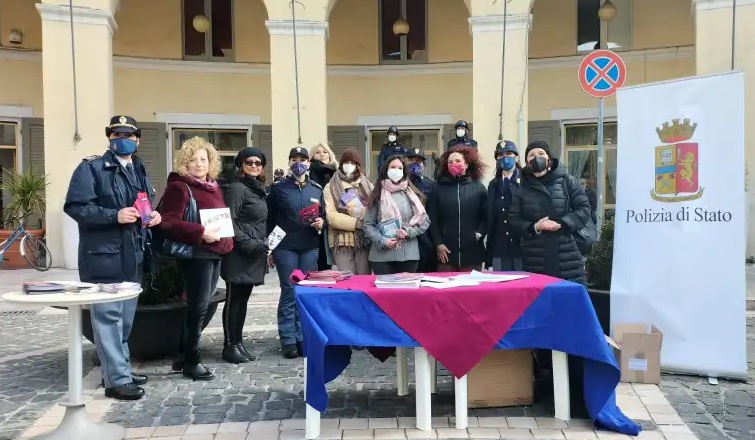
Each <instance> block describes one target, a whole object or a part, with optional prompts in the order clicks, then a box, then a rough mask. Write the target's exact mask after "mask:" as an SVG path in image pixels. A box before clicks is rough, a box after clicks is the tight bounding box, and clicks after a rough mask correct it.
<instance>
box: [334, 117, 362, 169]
mask: <svg viewBox="0 0 755 440" xmlns="http://www.w3.org/2000/svg"><path fill="white" fill-rule="evenodd" d="M365 136H367V134H366V131H365V127H364V126H361V125H334V126H331V127H328V144H329V145H330V148H331V149H332V150H333V153H334V154H335V155H336V160H340V159H341V155H342V154H343V152H344V151H346V150H348V149H349V148H354V149H356V150H357V151H359V155H360V156H362V165H363V166H364V165H366V161H365V158H364V143H365Z"/></svg>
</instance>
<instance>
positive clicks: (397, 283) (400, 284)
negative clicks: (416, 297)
mask: <svg viewBox="0 0 755 440" xmlns="http://www.w3.org/2000/svg"><path fill="white" fill-rule="evenodd" d="M423 276H424V275H423V274H421V273H408V272H404V273H394V274H390V275H378V276H377V277H375V287H377V288H379V289H419V286H420V283H421V282H422V277H423Z"/></svg>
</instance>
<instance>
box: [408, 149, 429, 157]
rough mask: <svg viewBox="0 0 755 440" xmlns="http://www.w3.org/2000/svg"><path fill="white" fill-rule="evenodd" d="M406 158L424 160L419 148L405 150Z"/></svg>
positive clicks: (423, 153) (423, 154) (422, 152)
mask: <svg viewBox="0 0 755 440" xmlns="http://www.w3.org/2000/svg"><path fill="white" fill-rule="evenodd" d="M406 157H408V158H412V157H421V158H422V159H426V157H425V152H424V151H422V149H421V148H409V149H407V152H406Z"/></svg>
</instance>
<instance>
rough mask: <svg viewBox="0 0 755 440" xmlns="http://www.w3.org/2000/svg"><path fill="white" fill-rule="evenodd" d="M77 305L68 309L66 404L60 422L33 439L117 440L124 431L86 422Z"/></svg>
mask: <svg viewBox="0 0 755 440" xmlns="http://www.w3.org/2000/svg"><path fill="white" fill-rule="evenodd" d="M81 351H82V348H81V306H78V305H76V306H68V402H65V403H62V405H64V406H65V407H66V412H65V415H64V416H63V420H62V421H61V422H60V425H58V427H57V428H55V429H54V430H53V431H51V432H48V433H47V434H42V435H39V436H36V437H33V438H34V439H37V440H70V439H73V438H75V439H80V440H121V439H123V438H124V437H125V436H126V429H124V428H123V427H121V426H118V425H116V424H114V423H95V422H92V421H91V420H89V415H88V414H87V411H86V406H85V404H84V399H83V396H82V395H83V384H82V381H83V379H82V365H81V364H82V354H81Z"/></svg>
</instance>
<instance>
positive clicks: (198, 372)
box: [183, 362, 215, 381]
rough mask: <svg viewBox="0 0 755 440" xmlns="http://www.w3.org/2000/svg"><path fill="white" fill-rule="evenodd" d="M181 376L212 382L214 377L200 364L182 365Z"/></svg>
mask: <svg viewBox="0 0 755 440" xmlns="http://www.w3.org/2000/svg"><path fill="white" fill-rule="evenodd" d="M183 375H184V376H186V377H188V378H190V379H194V380H204V381H207V380H212V379H215V375H214V374H212V372H210V370H208V369H207V368H206V367H205V366H204V365H202V363H201V362H200V363H197V364H189V363H186V364H184V368H183Z"/></svg>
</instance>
